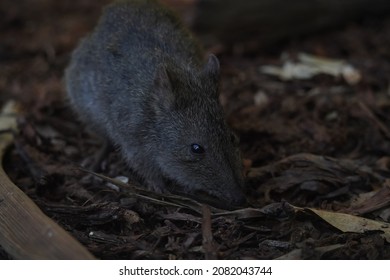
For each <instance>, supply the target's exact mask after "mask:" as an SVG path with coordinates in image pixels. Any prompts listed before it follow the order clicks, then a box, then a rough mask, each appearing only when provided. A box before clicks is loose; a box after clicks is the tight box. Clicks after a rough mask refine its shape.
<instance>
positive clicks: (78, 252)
mask: <svg viewBox="0 0 390 280" xmlns="http://www.w3.org/2000/svg"><path fill="white" fill-rule="evenodd" d="M16 107H17V106H16V104H15V103H14V102H9V103H7V104H6V105H5V106H4V108H3V110H2V112H1V114H0V160H1V163H0V245H1V246H2V247H3V248H4V250H5V251H6V252H7V253H8V254H9V255H11V256H12V257H13V258H15V259H45V260H53V259H65V260H70V259H73V260H74V259H84V260H85V259H88V260H91V259H95V257H94V256H93V255H92V254H91V253H90V252H89V251H88V250H87V249H86V248H85V247H83V246H82V245H81V244H80V243H79V242H78V241H77V240H76V239H75V238H74V237H72V236H71V235H70V234H69V233H68V232H66V231H65V230H64V229H63V228H61V227H60V226H59V225H58V224H56V223H55V222H54V221H53V220H51V219H50V218H49V217H47V216H46V215H45V214H44V213H43V212H42V211H41V210H40V209H39V207H38V206H37V205H36V204H35V203H34V202H33V201H32V200H31V199H30V198H29V197H28V196H27V195H26V194H25V193H24V192H23V191H21V190H20V189H19V188H18V187H17V186H16V185H15V184H14V183H12V181H11V180H10V179H9V177H8V176H7V174H6V173H5V172H4V169H3V166H2V159H3V156H4V153H5V151H6V149H7V148H8V147H9V146H10V145H11V144H12V142H13V134H12V131H15V129H16V113H17V109H16ZM8 131H9V132H8Z"/></svg>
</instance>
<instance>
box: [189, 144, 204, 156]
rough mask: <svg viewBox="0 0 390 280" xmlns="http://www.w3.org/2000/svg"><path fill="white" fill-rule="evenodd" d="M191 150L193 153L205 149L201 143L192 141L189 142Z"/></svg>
mask: <svg viewBox="0 0 390 280" xmlns="http://www.w3.org/2000/svg"><path fill="white" fill-rule="evenodd" d="M191 152H192V153H194V154H203V153H204V152H205V151H204V148H203V147H202V146H201V145H199V144H196V143H194V144H191Z"/></svg>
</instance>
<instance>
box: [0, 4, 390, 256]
mask: <svg viewBox="0 0 390 280" xmlns="http://www.w3.org/2000/svg"><path fill="white" fill-rule="evenodd" d="M13 2H14V1H1V3H0V33H1V34H2V35H1V41H0V104H4V103H5V102H6V100H8V99H10V98H13V99H16V100H18V102H20V103H21V104H22V106H23V108H24V110H23V114H21V115H20V116H19V118H18V125H19V133H18V134H17V135H15V145H14V146H13V147H12V149H10V151H9V152H8V155H7V157H6V159H5V160H4V165H5V168H6V171H7V173H8V175H9V176H10V178H11V179H12V180H13V182H15V184H16V185H17V186H19V187H20V188H21V189H22V190H23V191H24V192H25V193H26V194H27V195H28V196H29V197H30V198H32V199H33V200H34V202H35V203H36V204H37V205H38V206H39V207H40V208H41V209H42V210H43V211H44V213H46V215H48V216H49V217H51V218H52V219H53V220H55V221H56V222H57V223H59V224H60V225H61V226H62V227H63V228H65V229H66V230H67V231H68V232H69V233H71V234H72V235H73V236H74V237H76V238H77V239H78V240H79V241H80V242H81V243H82V244H83V245H84V246H85V247H86V248H87V249H88V250H89V251H90V252H92V253H93V254H94V255H95V256H96V257H98V258H101V259H213V258H217V259H276V258H285V259H389V258H390V246H389V241H390V238H389V234H388V233H387V235H386V232H385V233H384V231H383V230H380V229H375V228H370V229H368V230H364V229H365V228H364V226H362V227H361V228H359V229H354V230H351V229H350V228H347V229H344V228H342V226H340V225H339V224H338V223H337V222H336V220H337V219H339V218H340V215H337V214H340V213H344V214H348V215H350V216H349V217H356V218H365V219H367V220H368V221H372V220H375V221H378V222H381V223H382V224H381V225H382V226H383V227H384V228H385V227H386V226H387V225H388V224H387V223H388V222H390V180H389V179H390V127H389V123H390V47H389V46H390V18H380V19H366V20H362V21H360V22H354V23H349V24H347V25H346V26H344V27H341V28H339V29H337V30H331V31H327V32H321V33H319V34H315V35H312V36H310V37H305V38H295V39H290V40H288V41H284V42H281V43H278V44H274V45H272V46H269V47H267V48H261V49H258V51H257V52H254V51H253V48H250V51H248V52H247V51H246V49H245V45H240V44H239V43H237V44H236V45H230V46H225V45H224V44H223V43H219V44H218V45H216V44H215V42H214V43H213V44H207V42H205V44H206V45H207V49H208V50H212V51H213V52H216V53H217V55H218V57H219V58H220V61H221V68H222V75H221V82H222V89H221V102H222V104H223V106H224V108H225V111H226V118H227V120H228V123H229V124H230V125H231V127H232V128H233V129H234V131H235V132H236V133H237V135H238V136H239V137H240V147H241V151H242V156H243V159H244V165H245V169H246V174H247V176H246V186H245V187H246V194H247V197H248V200H249V202H250V207H248V208H243V209H238V210H235V211H227V210H226V211H225V210H218V209H214V208H212V207H208V206H205V205H203V206H202V205H194V204H193V203H192V202H186V200H183V201H180V203H179V202H177V201H176V202H177V203H172V204H168V203H163V202H164V201H163V202H161V201H160V200H159V199H158V196H155V197H154V198H155V199H148V197H147V196H146V197H145V195H140V194H139V193H138V194H137V195H134V193H132V192H131V191H130V190H127V189H126V188H125V187H120V186H119V187H118V186H114V185H112V183H111V184H110V183H108V182H107V180H102V179H101V178H99V177H98V176H94V175H93V174H90V173H88V172H86V171H83V170H81V169H78V168H77V167H78V166H84V167H85V168H86V169H88V166H90V165H91V163H92V162H93V159H94V157H93V155H94V154H96V153H97V152H98V151H99V149H100V148H101V141H100V139H99V138H97V137H96V135H94V134H93V133H91V132H90V131H89V130H88V128H87V127H86V126H85V125H84V124H82V123H81V122H79V121H78V119H77V117H76V115H75V113H73V112H72V110H71V108H70V107H69V104H68V103H67V102H66V100H65V98H64V97H65V90H64V86H63V82H62V76H63V70H64V68H65V67H66V65H67V63H68V61H69V57H70V52H71V51H72V49H73V48H74V47H75V45H76V44H77V41H78V40H79V38H81V37H82V36H83V35H85V34H86V33H87V32H88V31H89V30H91V28H93V26H94V24H95V23H96V20H97V18H98V16H99V14H100V10H101V7H102V5H103V4H106V3H107V2H109V1H107V0H100V1H49V0H41V1H36V2H37V3H36V4H35V5H30V4H29V3H28V1H20V2H18V3H13ZM300 53H308V54H312V55H315V56H320V57H325V58H330V59H339V60H344V61H345V62H346V63H348V64H350V65H352V66H353V67H354V69H357V70H358V71H359V73H360V76H361V77H360V79H359V81H358V82H357V83H351V82H348V81H347V80H346V79H344V78H343V77H341V76H338V77H335V76H331V75H328V74H325V73H322V74H321V73H320V74H318V75H315V76H314V77H312V78H309V79H298V78H296V79H289V80H286V79H281V78H280V77H277V76H275V75H269V74H266V73H264V72H263V71H261V67H262V66H264V65H273V66H283V63H284V62H285V57H286V55H288V56H289V57H290V58H291V60H292V61H297V60H298V57H299V54H300ZM282 54H283V55H282ZM101 167H102V170H101V173H102V174H104V175H105V176H107V177H110V178H123V177H127V178H129V182H130V185H133V186H140V182H139V180H138V178H137V176H135V175H134V174H132V173H131V172H130V171H129V170H128V169H127V168H126V165H125V164H124V162H123V161H122V159H121V158H120V155H119V154H118V153H117V152H116V151H112V152H110V153H109V155H108V156H107V158H106V159H105V160H104V161H103V162H102V166H101ZM119 176H121V177H119ZM169 199H170V198H169V197H168V198H167V200H169ZM316 210H324V211H326V212H327V213H330V215H331V216H330V217H329V218H324V215H322V214H323V213H322V212H321V213H320V214H319V213H318V212H316ZM333 214H334V215H333ZM350 221H351V223H352V221H354V220H353V218H351V219H350ZM346 223H348V219H347V222H346ZM7 258H11V257H10V256H8V255H7V253H6V252H5V251H4V250H2V249H1V248H0V259H7Z"/></svg>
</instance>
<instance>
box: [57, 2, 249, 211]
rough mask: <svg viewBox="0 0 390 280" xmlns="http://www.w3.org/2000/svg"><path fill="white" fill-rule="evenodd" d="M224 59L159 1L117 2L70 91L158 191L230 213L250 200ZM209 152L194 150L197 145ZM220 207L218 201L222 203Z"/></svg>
mask: <svg viewBox="0 0 390 280" xmlns="http://www.w3.org/2000/svg"><path fill="white" fill-rule="evenodd" d="M218 76H219V62H218V59H217V58H216V57H215V56H214V55H210V57H209V59H208V61H207V62H206V63H204V62H203V58H202V53H201V50H200V48H199V47H198V45H197V43H196V42H195V40H194V39H193V38H192V35H191V34H190V33H189V32H188V31H187V30H186V29H184V28H183V27H182V25H181V24H180V22H179V20H178V19H177V18H176V17H175V16H174V15H173V14H172V13H171V12H170V11H168V10H167V9H166V8H164V7H162V6H161V5H160V4H158V3H157V2H156V1H153V0H131V1H117V2H115V3H114V4H111V5H109V6H108V7H107V8H106V9H105V11H104V13H103V15H102V17H101V19H100V21H99V23H98V25H97V27H96V28H95V30H94V31H93V32H92V33H91V34H90V35H89V36H87V37H86V38H84V39H83V40H82V41H81V43H80V45H79V46H78V48H77V49H76V50H75V51H74V52H73V55H72V59H71V62H70V65H69V66H68V68H67V70H66V74H65V81H66V87H67V93H68V96H69V98H70V101H71V104H72V106H73V107H74V109H75V110H76V111H77V112H78V113H79V115H80V117H81V118H82V119H83V120H84V122H86V123H87V124H90V125H91V126H92V127H93V128H95V129H96V130H97V131H99V132H100V133H101V134H103V135H105V136H106V137H108V138H109V139H110V141H111V142H112V143H113V144H115V145H117V146H118V147H119V148H120V150H121V153H122V155H123V157H124V158H125V160H126V161H127V163H128V165H129V167H130V168H131V169H133V170H134V171H135V172H136V173H138V174H139V175H141V176H142V177H143V178H144V179H145V184H146V185H147V186H148V187H149V188H151V189H154V190H156V191H160V192H161V191H165V190H169V191H172V192H176V193H185V194H187V195H190V196H193V197H196V198H199V199H201V200H206V201H209V202H212V203H213V202H215V201H218V202H219V204H220V206H221V205H222V206H225V207H227V208H229V207H230V206H232V205H240V204H242V203H243V202H244V200H245V199H244V196H243V194H242V185H243V179H242V175H241V170H242V166H241V165H242V164H241V158H240V155H239V151H238V147H237V143H235V140H234V139H235V137H234V136H233V135H232V133H231V131H230V129H229V128H228V126H227V125H226V123H225V120H224V115H223V110H222V108H221V106H220V104H219V102H218ZM193 143H197V144H200V145H202V146H203V147H204V150H205V153H204V154H195V153H193V152H191V144H193ZM218 202H217V203H218Z"/></svg>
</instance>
